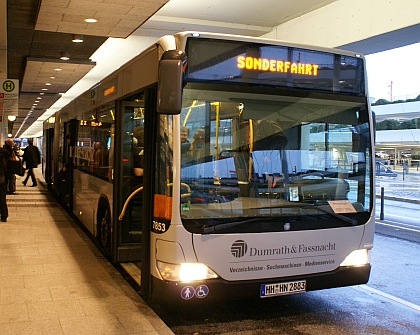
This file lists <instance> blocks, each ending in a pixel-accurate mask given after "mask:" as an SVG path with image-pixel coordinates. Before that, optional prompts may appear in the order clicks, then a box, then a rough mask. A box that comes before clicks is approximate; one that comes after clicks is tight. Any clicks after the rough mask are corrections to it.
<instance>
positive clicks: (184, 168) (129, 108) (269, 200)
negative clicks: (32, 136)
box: [45, 32, 374, 303]
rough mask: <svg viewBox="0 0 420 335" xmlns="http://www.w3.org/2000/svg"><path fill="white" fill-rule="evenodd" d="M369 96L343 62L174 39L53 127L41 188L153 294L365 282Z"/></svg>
mask: <svg viewBox="0 0 420 335" xmlns="http://www.w3.org/2000/svg"><path fill="white" fill-rule="evenodd" d="M366 87H367V84H366V75H365V64H364V58H363V57H362V56H361V55H355V54H353V53H350V52H344V51H338V50H326V49H316V48H311V49H308V47H306V46H298V45H283V44H281V43H280V42H278V41H269V40H262V39H257V38H245V37H240V36H227V35H219V34H207V33H191V32H184V33H179V34H176V35H174V36H165V37H162V38H161V39H160V40H159V41H157V43H156V44H155V45H153V46H151V47H150V48H149V49H147V50H146V51H144V52H143V53H142V54H140V55H139V56H138V57H136V58H134V59H133V60H132V61H130V62H129V63H127V64H126V65H124V66H123V67H122V68H121V69H119V70H118V71H116V72H115V73H114V74H112V75H111V76H109V77H108V78H106V79H105V80H103V81H102V82H101V83H99V84H98V85H96V86H95V87H94V88H92V90H91V91H89V92H86V93H85V94H83V95H82V96H81V97H79V98H77V99H76V100H75V101H73V102H72V103H70V104H69V105H68V106H66V107H65V108H63V109H62V110H61V111H59V112H58V113H57V114H56V115H55V116H54V120H53V119H50V120H47V121H46V122H45V137H46V141H45V143H46V146H47V150H45V152H46V155H47V156H46V157H49V158H46V162H48V164H47V168H48V169H47V170H46V171H50V173H51V175H50V176H48V175H46V180H47V181H50V184H49V186H50V188H51V190H52V191H53V192H56V193H60V192H66V197H64V199H66V200H65V201H64V204H65V206H67V207H68V209H69V210H70V211H72V213H73V214H74V215H75V216H77V217H78V219H79V220H80V221H81V222H82V224H83V225H84V226H85V227H86V228H87V230H88V231H89V232H90V233H91V234H92V236H94V237H95V238H96V240H97V243H98V245H99V246H100V248H101V249H102V250H103V252H104V254H105V255H106V256H107V257H108V258H109V259H110V260H111V261H112V262H119V263H121V264H122V265H123V266H128V264H130V267H131V265H133V264H134V265H136V266H138V267H139V269H140V270H141V271H139V272H136V273H137V275H138V276H139V278H137V280H138V281H139V284H140V286H141V293H142V295H144V296H148V297H151V298H153V299H163V300H167V299H169V298H170V299H172V300H174V301H181V302H182V301H183V302H185V303H188V302H191V301H204V300H203V298H208V299H210V298H234V297H244V296H246V295H249V296H254V297H261V298H264V297H271V296H277V295H283V294H291V293H298V292H304V291H310V290H316V289H323V288H329V287H337V286H345V285H354V284H361V283H366V282H367V281H368V278H369V273H370V250H371V248H372V242H373V233H374V220H373V219H372V213H373V207H374V199H373V196H374V192H373V191H372V190H373V180H372V179H373V178H372V176H373V158H372V157H374V153H373V145H372V120H371V113H370V110H369V104H368V99H367V89H366ZM185 127H188V129H189V132H188V133H189V135H188V136H189V138H188V140H187V142H185V143H183V144H182V145H181V135H180V134H181V129H185ZM48 155H49V156H48ZM65 165H67V166H68V169H69V173H68V178H69V179H70V182H69V183H68V185H70V186H69V188H68V189H67V190H65V189H63V188H60V187H58V183H57V182H56V181H57V174H58V171H60V169H61V167H62V166H65ZM131 268H132V267H131Z"/></svg>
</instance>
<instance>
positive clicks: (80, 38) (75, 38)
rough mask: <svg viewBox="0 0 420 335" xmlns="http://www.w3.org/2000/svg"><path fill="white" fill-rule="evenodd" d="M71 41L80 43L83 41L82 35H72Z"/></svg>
mask: <svg viewBox="0 0 420 335" xmlns="http://www.w3.org/2000/svg"><path fill="white" fill-rule="evenodd" d="M72 42H74V43H82V42H83V35H73V39H72Z"/></svg>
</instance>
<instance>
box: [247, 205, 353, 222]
mask: <svg viewBox="0 0 420 335" xmlns="http://www.w3.org/2000/svg"><path fill="white" fill-rule="evenodd" d="M270 208H299V209H300V208H302V209H316V210H318V211H320V212H323V213H325V214H327V215H329V216H332V217H334V218H336V219H338V220H340V221H343V222H346V223H350V224H351V225H352V226H357V225H358V224H359V223H358V222H357V220H354V219H351V218H348V217H347V216H344V215H341V214H337V213H334V212H330V211H327V210H325V209H323V208H319V207H318V206H315V205H304V206H299V205H294V206H281V205H279V206H273V207H271V206H269V207H264V208H258V207H255V208H250V209H270Z"/></svg>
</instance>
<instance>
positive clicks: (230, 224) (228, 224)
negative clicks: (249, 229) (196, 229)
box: [202, 218, 261, 234]
mask: <svg viewBox="0 0 420 335" xmlns="http://www.w3.org/2000/svg"><path fill="white" fill-rule="evenodd" d="M254 221H261V218H253V219H247V220H241V221H234V222H226V223H220V224H217V223H216V224H213V225H205V226H203V228H202V233H203V234H209V233H213V232H216V231H218V230H223V229H228V228H231V227H235V226H238V225H241V224H244V223H249V222H254Z"/></svg>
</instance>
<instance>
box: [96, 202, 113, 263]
mask: <svg viewBox="0 0 420 335" xmlns="http://www.w3.org/2000/svg"><path fill="white" fill-rule="evenodd" d="M111 231H112V229H111V211H110V210H109V205H108V204H102V205H101V206H100V208H99V210H98V230H97V240H98V242H99V245H100V246H101V248H102V249H103V252H104V253H105V255H106V256H107V257H109V256H111Z"/></svg>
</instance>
